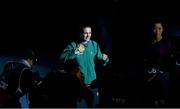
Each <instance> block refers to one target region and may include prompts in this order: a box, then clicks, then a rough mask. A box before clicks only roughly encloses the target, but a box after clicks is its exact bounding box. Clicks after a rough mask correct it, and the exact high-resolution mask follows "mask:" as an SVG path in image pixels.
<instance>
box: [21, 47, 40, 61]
mask: <svg viewBox="0 0 180 109" xmlns="http://www.w3.org/2000/svg"><path fill="white" fill-rule="evenodd" d="M23 59H31V60H33V64H37V63H38V60H37V55H36V53H35V51H34V50H27V51H25V52H24V53H23Z"/></svg>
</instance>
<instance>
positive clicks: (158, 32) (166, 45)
mask: <svg viewBox="0 0 180 109" xmlns="http://www.w3.org/2000/svg"><path fill="white" fill-rule="evenodd" d="M163 31H164V26H163V23H162V22H161V21H159V20H158V21H156V22H154V23H153V36H154V37H152V40H151V41H150V43H149V44H148V47H147V48H146V50H145V53H146V54H145V59H144V61H145V69H144V70H145V75H146V76H145V77H146V84H145V88H146V92H147V93H146V96H145V97H146V100H147V104H148V106H165V104H166V103H167V100H168V94H169V80H170V79H169V73H170V69H169V65H168V64H169V63H168V61H169V59H170V52H171V43H170V41H169V40H168V39H167V38H166V37H165V35H163Z"/></svg>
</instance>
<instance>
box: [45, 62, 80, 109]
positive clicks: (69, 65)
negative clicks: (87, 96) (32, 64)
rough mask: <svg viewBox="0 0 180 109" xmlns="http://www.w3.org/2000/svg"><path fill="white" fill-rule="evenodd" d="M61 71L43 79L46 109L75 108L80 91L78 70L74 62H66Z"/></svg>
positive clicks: (50, 73) (53, 72)
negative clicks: (46, 96)
mask: <svg viewBox="0 0 180 109" xmlns="http://www.w3.org/2000/svg"><path fill="white" fill-rule="evenodd" d="M63 66H64V67H63V70H62V69H58V70H57V71H52V72H49V74H48V75H47V76H46V77H45V79H44V84H45V85H46V86H47V89H46V90H47V95H48V101H47V104H46V105H47V106H46V107H51V108H52V107H53V108H75V107H77V100H78V96H79V94H80V90H81V87H82V86H81V85H82V83H81V80H80V78H79V77H80V72H79V71H80V70H79V66H78V64H77V62H76V61H75V60H68V61H66V63H65V64H64V65H63Z"/></svg>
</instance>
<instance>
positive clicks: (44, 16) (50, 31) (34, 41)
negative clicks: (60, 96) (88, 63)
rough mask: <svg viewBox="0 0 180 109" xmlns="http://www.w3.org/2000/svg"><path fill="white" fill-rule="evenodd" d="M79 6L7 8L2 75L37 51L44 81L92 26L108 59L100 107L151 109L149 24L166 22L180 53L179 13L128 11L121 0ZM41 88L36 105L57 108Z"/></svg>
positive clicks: (101, 71)
mask: <svg viewBox="0 0 180 109" xmlns="http://www.w3.org/2000/svg"><path fill="white" fill-rule="evenodd" d="M76 4H78V3H75V1H73V2H71V4H70V3H68V1H66V2H65V3H58V4H57V3H50V4H49V3H37V4H36V3H35V4H33V5H29V4H24V5H22V6H20V7H19V6H17V7H16V6H13V7H14V8H11V6H9V5H8V6H7V7H5V8H3V9H2V12H1V23H0V26H1V33H0V34H1V35H0V37H1V39H0V74H1V72H2V70H3V67H4V65H5V63H6V62H7V61H9V60H14V59H18V58H19V57H18V56H19V54H20V53H21V52H22V51H25V50H28V49H33V50H35V51H36V52H37V55H38V59H39V65H38V66H36V67H35V68H34V69H33V71H34V72H36V73H38V74H39V75H40V77H39V78H40V79H41V80H42V81H43V80H44V78H46V77H47V76H48V75H49V74H50V73H53V72H55V71H57V69H58V68H59V63H58V59H59V56H60V54H61V53H62V51H63V49H64V48H65V47H66V46H67V45H68V44H69V43H70V42H71V41H73V40H75V39H77V38H79V35H80V33H79V30H80V27H81V26H82V25H85V24H88V25H90V26H92V39H93V40H95V41H96V42H98V44H99V45H100V48H101V51H102V52H104V53H106V54H107V55H108V56H109V59H110V63H109V64H108V66H107V67H102V66H101V65H100V63H98V62H97V64H96V70H97V76H98V81H99V84H100V88H99V92H100V95H99V96H100V99H99V100H100V101H99V102H100V104H99V106H100V107H152V106H146V105H144V104H143V99H144V98H143V96H144V95H143V85H144V84H143V80H144V78H143V71H142V67H143V51H144V45H145V44H146V42H147V40H148V38H149V36H150V35H151V29H152V28H151V22H152V21H153V20H154V19H159V18H160V19H162V20H163V21H165V22H166V32H167V35H168V38H169V39H170V40H171V41H172V43H173V46H175V48H176V49H178V50H180V45H179V44H180V17H179V13H176V12H175V14H174V13H172V12H174V11H176V9H171V10H167V9H166V8H164V7H162V8H161V10H160V12H156V9H154V8H151V7H147V5H144V6H140V7H139V8H138V9H137V8H136V6H132V7H131V6H130V5H129V4H126V5H127V7H126V8H124V7H122V6H123V3H121V2H120V0H111V1H108V2H106V1H102V0H100V1H98V2H97V1H86V2H85V1H82V2H81V3H80V4H78V5H76ZM132 4H133V3H132ZM6 5H7V4H6ZM11 5H13V3H12V4H11ZM129 7H131V8H130V9H129ZM149 9H150V11H149ZM151 9H152V10H151ZM142 10H143V11H142ZM112 41H113V42H112ZM112 46H113V47H112ZM112 52H113V53H112ZM112 54H113V55H114V54H115V56H114V57H113V55H112ZM112 60H113V61H112ZM112 63H113V64H112ZM114 63H117V64H115V65H116V67H114V66H113V67H112V65H114ZM179 77H180V76H179ZM61 82H62V81H61ZM53 85H55V87H53V88H54V89H53V88H52V87H51V88H52V90H51V92H52V93H55V92H58V91H59V92H58V93H62V92H60V91H61V88H64V87H62V86H58V83H56V84H53ZM61 85H62V83H61ZM42 87H43V88H44V87H45V88H46V86H42ZM42 87H41V88H39V89H38V90H37V92H36V93H38V94H37V95H38V96H37V98H36V100H35V101H34V103H35V105H36V106H37V107H53V106H52V105H48V103H49V102H50V101H49V100H48V97H47V95H46V92H45V91H44V89H43V88H42ZM65 87H66V86H65ZM42 89H43V90H42ZM53 90H54V91H53ZM55 90H58V91H55ZM52 101H54V100H52ZM174 101H176V100H174ZM174 104H175V105H169V106H166V107H178V106H179V104H178V103H174ZM54 107H56V106H54ZM62 107H63V106H62Z"/></svg>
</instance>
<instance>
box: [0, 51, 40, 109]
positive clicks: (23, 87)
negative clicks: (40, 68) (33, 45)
mask: <svg viewBox="0 0 180 109" xmlns="http://www.w3.org/2000/svg"><path fill="white" fill-rule="evenodd" d="M36 64H37V58H36V54H35V52H34V51H32V50H28V51H25V52H24V53H23V55H22V58H21V59H20V60H17V61H9V62H7V63H6V64H5V66H4V69H3V72H2V75H1V79H0V80H1V83H2V82H4V83H5V84H6V85H7V87H1V89H2V90H4V92H5V93H6V94H7V95H8V99H7V101H6V102H4V104H3V105H2V107H11V108H20V107H22V104H21V103H20V102H21V101H20V98H21V97H23V96H24V97H27V101H28V94H29V93H30V91H31V89H32V87H33V75H32V74H33V73H32V70H31V69H32V67H34V66H35V65H36ZM1 86H2V85H1ZM0 99H1V98H0ZM27 104H29V103H28V102H27ZM27 107H28V106H27Z"/></svg>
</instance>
